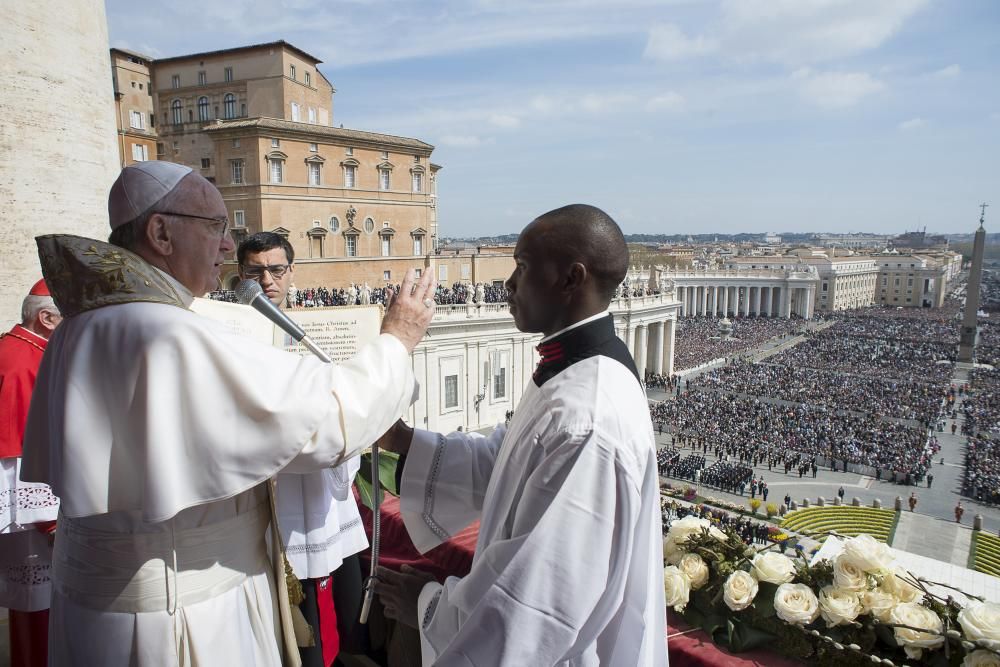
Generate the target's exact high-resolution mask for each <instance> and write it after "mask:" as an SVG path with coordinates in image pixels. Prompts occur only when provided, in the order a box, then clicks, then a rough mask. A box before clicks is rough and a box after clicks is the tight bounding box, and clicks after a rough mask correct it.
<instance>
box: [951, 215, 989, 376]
mask: <svg viewBox="0 0 1000 667" xmlns="http://www.w3.org/2000/svg"><path fill="white" fill-rule="evenodd" d="M986 206H987V204H983V205H982V213H981V214H980V216H979V229H977V230H976V240H975V243H973V245H972V268H971V269H969V283H968V285H967V286H966V288H965V317H964V318H963V319H962V337H961V339H960V340H959V343H958V360H959V362H962V363H972V362H973V360H974V358H975V353H976V341H977V340H978V338H979V325H978V324H977V313H978V312H979V284H980V282H982V278H983V252H984V250H985V248H986V229H984V228H983V223H984V222H985V218H986Z"/></svg>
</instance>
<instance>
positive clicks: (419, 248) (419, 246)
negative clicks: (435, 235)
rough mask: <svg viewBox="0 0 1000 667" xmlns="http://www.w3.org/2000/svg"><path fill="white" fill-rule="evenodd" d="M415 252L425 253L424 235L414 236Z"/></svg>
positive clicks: (417, 253)
mask: <svg viewBox="0 0 1000 667" xmlns="http://www.w3.org/2000/svg"><path fill="white" fill-rule="evenodd" d="M413 254H414V255H418V256H419V255H423V254H424V237H423V236H414V237H413Z"/></svg>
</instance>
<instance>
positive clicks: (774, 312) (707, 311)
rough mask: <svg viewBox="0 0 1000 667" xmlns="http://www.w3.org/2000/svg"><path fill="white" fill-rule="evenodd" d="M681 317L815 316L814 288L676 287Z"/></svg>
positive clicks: (765, 286)
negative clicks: (813, 314)
mask: <svg viewBox="0 0 1000 667" xmlns="http://www.w3.org/2000/svg"><path fill="white" fill-rule="evenodd" d="M674 291H675V293H676V295H677V299H678V300H679V301H680V302H681V316H682V317H692V316H709V317H729V316H742V317H748V316H750V315H756V316H764V317H784V318H788V317H791V316H792V313H795V314H796V315H798V316H799V317H803V318H806V319H808V318H810V317H812V313H813V308H814V298H815V296H814V289H813V288H810V287H788V286H785V285H687V286H680V285H678V286H675V287H674Z"/></svg>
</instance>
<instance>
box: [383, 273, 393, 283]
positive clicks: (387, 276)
mask: <svg viewBox="0 0 1000 667" xmlns="http://www.w3.org/2000/svg"><path fill="white" fill-rule="evenodd" d="M382 280H384V281H386V282H389V281H391V280H392V271H383V272H382Z"/></svg>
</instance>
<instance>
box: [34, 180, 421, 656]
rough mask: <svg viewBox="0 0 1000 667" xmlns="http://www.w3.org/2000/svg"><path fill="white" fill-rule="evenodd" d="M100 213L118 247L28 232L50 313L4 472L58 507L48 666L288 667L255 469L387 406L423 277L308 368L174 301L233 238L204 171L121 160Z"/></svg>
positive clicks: (337, 442)
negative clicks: (55, 317)
mask: <svg viewBox="0 0 1000 667" xmlns="http://www.w3.org/2000/svg"><path fill="white" fill-rule="evenodd" d="M109 213H110V219H111V225H112V229H113V232H112V237H111V240H112V241H113V242H115V243H116V244H120V245H109V244H103V243H100V242H98V241H93V240H90V239H80V238H78V237H66V236H50V237H40V238H39V239H38V244H39V255H40V257H41V260H42V266H43V272H44V274H45V276H46V280H47V282H48V283H49V285H50V289H51V291H52V294H53V297H54V298H55V301H56V305H57V306H59V307H60V310H61V312H62V313H63V315H64V316H65V317H66V319H65V321H64V322H63V324H62V326H61V327H60V328H59V329H58V330H57V332H56V335H54V336H53V337H52V339H51V340H50V343H49V346H48V348H47V350H46V355H45V357H44V359H43V361H42V364H41V368H40V370H39V375H38V381H37V384H36V388H35V394H34V399H33V402H32V406H31V410H30V412H29V416H28V425H27V431H26V435H25V451H24V464H23V467H22V478H23V479H25V480H28V481H36V482H45V483H47V484H49V485H51V487H52V489H53V491H54V492H55V493H56V494H57V495H58V496H59V497H60V500H61V506H60V517H59V523H58V529H57V536H56V542H55V552H54V555H53V565H52V587H53V592H52V604H51V611H50V626H49V640H50V641H49V660H50V664H51V665H56V666H59V665H102V666H113V665H142V666H146V665H157V666H158V665H241V666H243V665H250V666H256V665H268V666H271V665H280V664H282V662H283V661H285V662H286V664H287V663H296V662H297V661H298V653H297V650H296V649H295V642H294V640H292V641H291V642H290V640H289V635H290V629H289V627H290V624H289V623H288V622H287V621H288V608H287V598H286V597H285V596H284V595H282V594H281V593H280V589H278V588H276V586H284V585H285V581H282V580H278V581H276V580H275V577H274V576H273V574H272V571H273V568H274V564H275V563H278V564H279V566H280V561H278V560H275V559H274V555H273V554H272V559H271V560H269V559H268V552H267V548H266V544H265V534H266V531H267V527H268V525H269V524H270V522H271V518H272V516H273V515H274V509H273V506H271V504H270V503H269V493H268V485H269V484H270V482H269V480H270V479H271V478H272V477H273V476H274V475H275V474H276V473H277V472H279V471H285V472H311V471H315V470H320V469H323V468H328V467H331V466H334V465H337V464H339V463H341V462H343V461H344V460H346V459H348V458H350V457H351V456H353V455H355V454H357V453H358V452H360V450H361V449H362V448H364V447H366V446H368V445H369V444H371V442H373V441H374V440H375V439H376V438H377V437H378V436H379V435H380V434H381V432H382V431H384V430H385V429H386V428H388V426H389V425H390V424H391V422H392V421H393V420H394V419H395V418H396V417H398V415H399V414H401V413H402V411H404V410H405V408H406V407H407V405H408V404H409V402H410V400H411V397H412V395H413V391H414V388H415V386H414V385H415V383H414V379H413V376H412V373H411V371H410V362H409V351H410V350H411V349H412V347H413V346H414V345H416V343H417V342H418V341H419V339H420V337H422V335H423V329H425V328H426V325H427V323H428V322H429V320H430V317H431V314H432V310H433V309H432V308H430V307H428V306H427V305H425V301H424V300H425V299H426V298H427V297H428V296H429V294H428V290H430V294H432V293H433V286H432V285H431V284H430V280H429V279H426V280H422V281H421V282H420V283H418V284H417V285H415V289H414V291H413V293H412V294H411V293H410V291H409V289H408V288H410V287H411V286H413V282H414V279H413V276H412V274H409V275H408V276H407V279H406V281H404V285H403V287H404V290H403V293H401V294H400V296H399V297H398V299H397V300H396V303H395V304H394V306H393V307H390V308H389V309H388V311H387V313H386V316H385V319H384V321H383V327H382V330H383V334H382V335H380V336H379V337H377V338H376V339H374V340H372V341H369V342H368V344H367V345H366V346H365V347H364V348H363V349H362V350H361V351H360V352H359V353H358V355H357V356H356V357H355V358H354V359H352V360H350V361H349V362H347V363H344V364H340V365H328V364H323V363H321V362H319V361H318V360H316V359H313V358H300V357H298V356H296V355H291V354H287V353H285V352H283V351H280V350H276V349H273V348H270V347H266V346H261V345H257V344H254V343H252V342H249V341H247V340H245V339H243V338H241V337H239V336H236V335H234V334H232V333H229V331H228V330H227V329H226V328H225V327H224V326H222V325H219V324H216V323H214V322H211V321H209V320H206V319H204V318H202V317H200V316H198V315H196V314H195V313H192V312H190V311H189V310H187V306H188V305H189V304H190V302H191V299H192V294H193V293H198V294H201V293H204V292H205V291H208V289H210V288H212V287H213V286H214V285H215V284H216V283H217V280H218V275H219V267H220V265H221V263H222V261H223V259H224V256H225V254H226V253H228V252H230V251H232V249H233V243H232V239H231V238H230V236H229V234H228V233H227V229H226V228H227V225H228V220H227V218H226V207H225V204H224V203H223V201H222V198H221V196H220V195H219V193H218V191H217V190H216V189H215V188H214V187H213V186H212V185H211V184H210V183H208V182H207V181H205V180H204V179H203V178H201V177H200V176H198V175H196V174H193V173H192V172H191V170H190V169H188V168H186V167H182V166H180V165H172V164H170V163H164V162H146V163H140V164H138V165H133V166H130V167H127V168H126V169H124V170H123V171H122V174H121V175H120V176H119V179H118V181H116V183H115V185H114V186H113V187H112V191H111V195H110V197H109ZM124 248H131V249H133V250H134V251H135V252H134V254H133V252H129V251H128V250H125V249H124ZM394 307H395V311H394V309H393V308H394ZM376 405H378V408H377V409H376ZM284 578H286V577H283V579H284ZM278 619H280V622H279V621H278Z"/></svg>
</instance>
